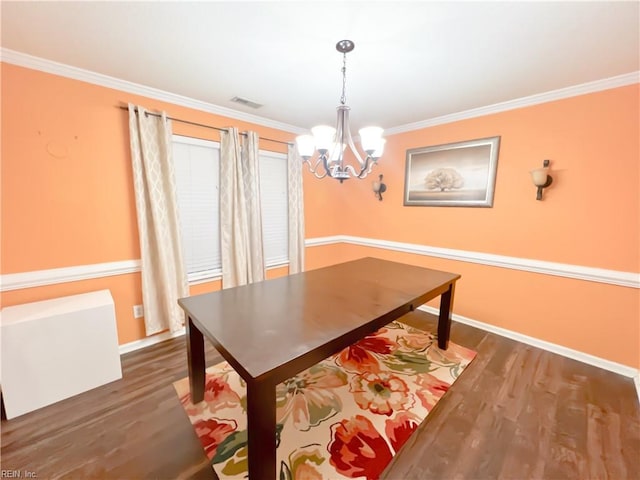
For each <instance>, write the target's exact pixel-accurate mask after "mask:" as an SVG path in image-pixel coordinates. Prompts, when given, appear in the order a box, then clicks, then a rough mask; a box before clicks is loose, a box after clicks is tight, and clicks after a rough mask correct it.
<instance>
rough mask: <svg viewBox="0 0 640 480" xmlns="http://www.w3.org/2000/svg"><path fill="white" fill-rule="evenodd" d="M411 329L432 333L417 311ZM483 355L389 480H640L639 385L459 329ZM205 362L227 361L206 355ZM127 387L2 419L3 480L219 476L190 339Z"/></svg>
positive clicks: (155, 358) (142, 356)
mask: <svg viewBox="0 0 640 480" xmlns="http://www.w3.org/2000/svg"><path fill="white" fill-rule="evenodd" d="M405 318H407V322H408V323H412V324H415V325H416V326H422V327H423V328H428V329H433V327H434V325H435V320H434V318H433V317H432V316H430V315H428V314H426V313H423V312H414V313H412V314H411V316H410V317H405ZM452 340H453V341H454V342H456V343H459V344H461V345H464V346H467V347H470V348H473V349H474V350H476V351H477V352H478V356H477V358H476V359H475V360H474V361H473V363H472V364H471V365H470V366H469V367H468V368H467V370H465V372H464V373H463V374H462V376H461V377H460V378H459V379H458V381H456V383H455V384H454V386H453V387H452V388H451V389H450V390H449V392H448V393H447V394H446V395H445V397H444V398H443V399H442V400H441V401H440V402H439V403H438V404H437V405H436V407H435V408H434V409H433V411H432V412H431V413H430V415H429V416H428V417H427V419H426V420H425V421H424V422H423V424H422V425H421V426H420V428H419V430H418V432H416V433H415V434H414V435H413V436H412V437H411V438H410V440H409V441H408V443H407V444H406V445H405V446H404V448H403V449H402V451H401V452H400V453H399V454H398V455H397V456H396V458H395V459H394V461H393V462H392V463H391V464H390V465H389V467H388V468H387V470H386V472H385V476H384V478H386V479H393V480H409V479H420V480H423V479H454V478H455V479H498V478H504V479H518V480H520V479H529V478H531V479H565V478H575V479H607V478H608V479H615V480H620V479H640V406H639V404H638V398H637V395H636V391H635V387H634V385H633V381H632V380H631V379H629V378H626V377H621V376H619V375H615V374H613V373H610V372H607V371H604V370H601V369H598V368H595V367H590V366H588V365H584V364H581V363H579V362H576V361H573V360H569V359H567V358H564V357H561V356H558V355H554V354H552V353H548V352H545V351H542V350H539V349H536V348H533V347H530V346H527V345H524V344H522V343H518V342H515V341H512V340H508V339H505V338H503V337H499V336H496V335H493V334H490V333H487V332H484V331H481V330H477V329H474V328H472V327H469V326H466V325H461V324H455V323H454V325H453V328H452ZM207 359H208V363H210V364H214V363H217V362H218V361H219V360H220V357H219V356H218V354H217V353H216V352H215V351H214V350H213V349H211V348H210V347H209V349H208V351H207ZM122 363H123V374H124V377H123V379H122V380H119V381H117V382H113V383H111V384H109V385H105V386H103V387H100V388H97V389H95V390H92V391H90V392H87V393H85V394H82V395H79V396H76V397H74V398H71V399H68V400H65V401H63V402H59V403H57V404H55V405H52V406H50V407H47V408H44V409H41V410H39V411H36V412H32V413H30V414H26V415H23V416H22V417H18V418H15V419H12V420H2V424H1V426H2V432H1V437H2V443H1V452H0V453H1V460H2V470H3V476H6V475H4V472H6V471H8V470H9V471H13V470H17V471H20V472H21V473H22V478H26V477H27V476H28V472H32V473H33V474H35V475H37V478H39V479H45V478H81V479H85V478H109V479H136V478H149V479H154V478H156V479H178V478H215V477H214V474H213V471H212V470H211V468H210V467H209V465H208V462H207V459H206V457H205V455H204V452H203V450H202V448H201V446H200V444H199V442H198V440H197V438H196V436H195V434H194V432H193V429H192V428H191V425H190V424H189V420H188V418H187V416H186V414H185V413H184V411H183V409H182V407H181V406H180V403H179V402H178V398H177V396H176V393H175V391H174V389H173V387H172V382H174V381H175V380H178V379H180V378H182V377H185V376H186V375H187V372H186V353H185V345H184V339H183V338H178V339H174V340H169V341H167V342H164V343H162V344H159V345H155V346H153V347H149V348H147V349H144V350H140V351H137V352H133V353H130V354H128V355H125V356H123V359H122Z"/></svg>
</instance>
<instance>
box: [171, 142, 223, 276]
mask: <svg viewBox="0 0 640 480" xmlns="http://www.w3.org/2000/svg"><path fill="white" fill-rule="evenodd" d="M173 163H174V169H175V175H176V190H177V194H178V195H177V196H178V211H179V212H180V226H181V232H182V248H183V250H184V262H185V264H186V270H187V277H188V279H189V281H190V282H193V281H197V280H202V279H205V278H212V277H215V276H219V275H220V274H221V273H222V260H221V259H220V215H219V213H218V212H219V206H220V195H219V187H220V144H219V143H217V142H211V141H207V140H199V139H196V138H189V137H180V136H177V135H174V136H173Z"/></svg>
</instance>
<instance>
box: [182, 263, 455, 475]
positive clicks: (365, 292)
mask: <svg viewBox="0 0 640 480" xmlns="http://www.w3.org/2000/svg"><path fill="white" fill-rule="evenodd" d="M459 278H460V275H458V274H456V273H449V272H444V271H439V270H433V269H430V268H425V267H422V266H416V265H410V264H405V263H399V262H395V261H390V260H384V259H379V258H372V257H365V258H360V259H357V260H352V261H347V262H344V263H338V264H335V265H330V266H327V267H323V268H318V269H314V270H309V271H305V272H302V273H297V274H292V275H286V276H282V277H279V278H275V279H270V280H265V281H261V282H256V283H251V284H249V285H244V286H239V287H233V288H226V289H222V290H219V291H215V292H210V293H204V294H200V295H193V296H189V297H186V298H181V299H179V300H178V303H179V305H180V306H181V307H182V309H183V310H184V311H185V316H186V318H185V323H186V340H187V359H188V370H189V386H190V389H191V399H192V402H193V403H194V404H195V403H198V402H200V401H202V400H203V398H204V387H205V348H204V339H205V338H206V339H207V340H208V341H209V342H211V343H212V345H213V346H214V347H215V348H216V349H217V351H218V352H219V353H220V354H221V355H222V357H223V358H224V359H225V360H226V361H227V362H228V363H229V364H230V365H231V367H232V368H233V369H234V370H235V371H236V372H237V373H238V374H239V375H240V377H242V379H243V380H244V381H245V383H246V387H247V397H246V412H247V439H248V441H247V446H248V474H249V479H250V480H274V479H275V478H276V422H277V420H276V386H277V385H278V384H279V383H281V382H283V381H284V380H286V379H289V378H292V377H294V376H295V375H296V374H298V373H300V372H302V371H304V370H306V369H308V368H310V367H312V366H313V365H315V364H317V363H319V362H320V361H322V360H324V359H326V358H327V357H329V356H331V355H333V354H336V353H338V352H340V351H341V350H343V349H344V348H347V347H349V346H350V345H353V344H354V343H356V342H358V341H359V340H361V339H362V338H364V337H366V336H367V335H370V334H372V333H374V332H376V331H377V330H378V329H380V328H382V327H383V326H385V325H387V324H388V323H390V322H392V321H394V320H397V319H399V318H400V317H402V316H403V315H405V314H407V313H409V312H411V311H413V310H414V309H416V308H418V307H420V306H421V305H423V304H425V303H426V302H428V301H430V300H432V299H435V298H437V297H440V310H439V318H438V326H437V339H438V348H440V349H446V348H447V346H448V342H449V334H450V329H451V312H452V306H453V298H454V290H455V284H456V281H457V280H458V279H459ZM269 439H270V440H269Z"/></svg>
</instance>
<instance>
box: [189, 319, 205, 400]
mask: <svg viewBox="0 0 640 480" xmlns="http://www.w3.org/2000/svg"><path fill="white" fill-rule="evenodd" d="M187 362H188V365H189V388H190V389H191V402H192V403H198V402H201V401H202V400H203V399H204V375H205V373H204V368H205V364H204V337H203V336H202V332H201V331H200V330H198V327H196V326H195V325H194V324H193V322H192V321H191V317H189V316H187Z"/></svg>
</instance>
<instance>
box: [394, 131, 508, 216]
mask: <svg viewBox="0 0 640 480" xmlns="http://www.w3.org/2000/svg"><path fill="white" fill-rule="evenodd" d="M499 147H500V137H490V138H480V139H478V140H468V141H466V142H456V143H447V144H446V145H435V146H432V147H422V148H412V149H410V150H407V169H406V173H405V178H404V204H405V205H427V206H434V207H492V206H493V191H494V188H495V183H496V170H497V167H498V149H499Z"/></svg>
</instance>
